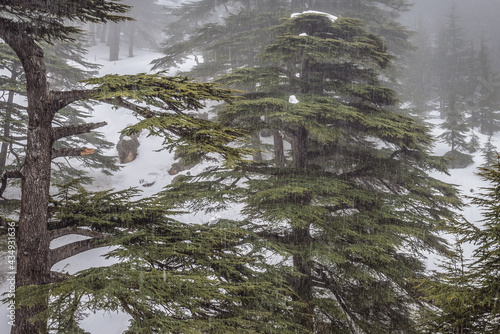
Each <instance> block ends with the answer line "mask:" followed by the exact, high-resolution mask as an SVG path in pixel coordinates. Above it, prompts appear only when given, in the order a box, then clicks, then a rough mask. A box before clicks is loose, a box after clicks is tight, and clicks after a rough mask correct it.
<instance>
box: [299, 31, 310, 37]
mask: <svg viewBox="0 0 500 334" xmlns="http://www.w3.org/2000/svg"><path fill="white" fill-rule="evenodd" d="M299 36H301V37H305V36H308V35H307V34H306V33H305V32H303V33H302V34H299Z"/></svg>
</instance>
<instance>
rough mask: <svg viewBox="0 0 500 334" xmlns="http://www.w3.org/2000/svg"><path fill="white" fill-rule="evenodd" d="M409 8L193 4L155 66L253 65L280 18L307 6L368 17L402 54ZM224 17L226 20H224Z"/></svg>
mask: <svg viewBox="0 0 500 334" xmlns="http://www.w3.org/2000/svg"><path fill="white" fill-rule="evenodd" d="M408 6H409V5H408V2H407V1H405V0H402V1H395V2H394V1H385V0H382V1H377V0H356V1H352V0H341V1H329V0H319V1H318V0H298V1H295V0H294V1H289V0H278V1H263V0H243V1H238V2H233V1H228V0H222V1H212V0H200V1H195V2H189V3H186V4H184V5H183V6H182V7H181V8H179V9H176V10H174V11H173V15H175V17H176V18H177V19H175V20H174V22H172V23H171V24H170V25H169V29H168V32H169V36H168V37H167V39H166V41H165V42H164V43H163V52H164V53H165V57H163V58H160V59H157V60H156V61H155V62H154V66H155V68H162V67H166V68H168V67H170V66H172V65H175V64H179V63H182V62H183V61H185V60H186V57H188V56H194V57H195V59H198V58H199V59H200V60H199V64H197V65H198V66H196V67H195V71H194V72H193V74H194V75H200V77H203V78H208V77H217V76H219V75H221V74H222V73H227V70H228V69H229V70H230V69H235V68H237V67H241V66H244V65H246V66H249V65H251V64H252V63H255V62H257V58H256V57H255V56H256V55H257V54H259V53H260V52H261V51H262V49H263V48H264V47H265V46H266V45H268V44H269V43H270V42H271V41H272V39H273V38H274V37H273V33H272V31H270V30H269V29H268V28H269V27H272V26H274V25H276V24H278V21H277V20H279V18H280V17H286V16H288V15H290V14H291V13H293V12H296V11H299V12H302V11H304V10H315V11H323V12H327V13H335V15H341V16H346V17H354V18H360V19H363V20H364V21H366V22H367V26H368V27H367V28H368V30H369V31H371V32H373V33H376V34H379V35H382V36H383V37H384V38H385V40H386V41H387V42H388V43H389V44H390V48H391V51H392V52H394V53H396V54H398V55H400V54H402V53H405V52H406V50H407V49H408V47H409V43H408V39H409V37H410V33H409V32H408V31H407V30H406V29H405V28H404V27H403V26H402V25H400V24H399V23H397V22H396V21H395V19H396V18H397V16H398V14H399V13H401V12H403V11H405V10H407V9H408ZM221 17H225V18H226V20H225V22H224V23H223V24H222V22H221V21H222V20H221ZM205 23H208V24H206V25H204V24H205ZM200 26H201V27H200ZM198 68H199V69H198ZM225 71H226V72H225Z"/></svg>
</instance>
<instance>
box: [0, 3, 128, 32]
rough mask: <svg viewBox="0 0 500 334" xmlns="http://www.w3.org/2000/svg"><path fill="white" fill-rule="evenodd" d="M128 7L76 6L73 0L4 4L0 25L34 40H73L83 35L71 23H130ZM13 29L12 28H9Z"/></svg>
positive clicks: (96, 4)
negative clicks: (124, 21)
mask: <svg viewBox="0 0 500 334" xmlns="http://www.w3.org/2000/svg"><path fill="white" fill-rule="evenodd" d="M129 8H130V7H129V6H126V5H123V4H120V3H118V2H116V1H102V0H83V1H80V2H79V3H78V6H75V4H74V2H73V1H70V0H57V1H43V0H34V1H33V0H30V1H27V0H22V1H11V0H9V1H3V2H2V4H1V5H0V11H1V12H2V13H5V14H6V15H4V16H3V17H2V19H1V20H0V25H2V29H4V30H5V31H10V30H11V29H12V30H13V31H17V30H21V31H22V32H23V34H25V35H26V36H29V37H31V38H33V39H35V40H44V41H48V42H52V40H68V41H72V40H74V36H75V34H77V33H79V32H80V28H79V27H78V26H77V25H74V26H70V25H68V22H75V21H78V22H95V23H97V22H104V23H105V22H108V21H113V22H119V21H123V20H127V17H125V16H123V15H121V14H123V13H126V12H127V11H128V10H129ZM9 26H10V27H9Z"/></svg>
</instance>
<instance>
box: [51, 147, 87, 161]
mask: <svg viewBox="0 0 500 334" xmlns="http://www.w3.org/2000/svg"><path fill="white" fill-rule="evenodd" d="M94 153H95V149H93V148H88V147H78V148H60V149H53V150H52V159H55V158H60V157H79V156H84V155H90V154H94Z"/></svg>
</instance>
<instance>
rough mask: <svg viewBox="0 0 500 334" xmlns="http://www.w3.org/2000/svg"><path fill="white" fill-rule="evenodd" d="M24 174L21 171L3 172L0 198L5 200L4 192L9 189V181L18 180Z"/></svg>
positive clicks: (0, 178)
mask: <svg viewBox="0 0 500 334" xmlns="http://www.w3.org/2000/svg"><path fill="white" fill-rule="evenodd" d="M21 177H22V174H21V172H20V171H18V170H16V171H7V170H5V171H3V173H2V175H1V176H0V181H1V182H2V185H0V197H1V198H3V192H4V191H5V189H6V188H7V179H18V178H21Z"/></svg>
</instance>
